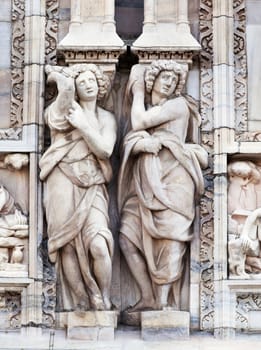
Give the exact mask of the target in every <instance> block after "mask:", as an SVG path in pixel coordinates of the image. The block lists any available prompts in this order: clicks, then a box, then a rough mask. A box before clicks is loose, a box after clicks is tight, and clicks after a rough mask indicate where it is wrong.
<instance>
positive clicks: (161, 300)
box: [156, 283, 171, 309]
mask: <svg viewBox="0 0 261 350" xmlns="http://www.w3.org/2000/svg"><path fill="white" fill-rule="evenodd" d="M170 289H171V283H169V284H163V285H157V286H156V294H157V296H156V304H157V307H158V309H164V308H165V307H167V306H168V296H169V292H170Z"/></svg>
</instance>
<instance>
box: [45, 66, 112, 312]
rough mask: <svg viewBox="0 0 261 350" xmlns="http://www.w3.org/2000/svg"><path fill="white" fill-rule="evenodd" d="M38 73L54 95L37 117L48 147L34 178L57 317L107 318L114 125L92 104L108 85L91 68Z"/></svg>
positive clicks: (54, 68)
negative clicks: (46, 131)
mask: <svg viewBox="0 0 261 350" xmlns="http://www.w3.org/2000/svg"><path fill="white" fill-rule="evenodd" d="M46 73H47V75H48V82H50V83H51V82H53V83H55V84H56V85H57V90H58V95H57V97H56V99H55V101H54V102H53V103H52V104H51V105H50V106H49V107H47V109H46V110H45V120H46V123H47V125H48V126H49V128H50V132H51V146H50V147H49V149H47V151H46V152H45V153H44V155H43V156H42V158H41V160H40V168H41V173H40V178H41V180H42V181H44V182H45V193H44V205H45V210H46V219H47V224H48V229H47V231H48V238H49V240H48V252H49V258H50V260H51V262H53V263H55V266H56V271H57V298H58V309H59V310H76V309H80V310H88V309H93V310H109V309H110V308H111V301H110V284H111V272H112V271H111V270H112V262H111V259H112V254H113V237H112V234H111V232H110V230H109V228H108V225H109V222H108V194H107V189H106V184H107V183H108V181H110V179H111V176H112V170H111V165H110V161H109V157H110V156H111V153H112V150H113V147H114V144H115V141H116V122H115V119H114V116H113V115H112V114H111V113H110V112H108V111H106V110H104V109H102V108H100V107H99V106H98V104H97V100H98V99H102V98H103V97H104V96H105V95H106V93H107V91H108V87H109V78H108V77H107V76H105V75H104V74H103V73H102V72H101V71H100V70H99V69H98V67H97V66H95V65H94V64H82V65H81V64H76V65H73V66H71V67H70V68H67V67H59V66H46ZM75 94H76V95H77V98H76V99H75Z"/></svg>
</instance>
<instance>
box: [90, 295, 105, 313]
mask: <svg viewBox="0 0 261 350" xmlns="http://www.w3.org/2000/svg"><path fill="white" fill-rule="evenodd" d="M90 299H91V300H90V301H91V306H92V309H93V310H97V311H102V310H104V309H105V305H104V302H103V300H102V298H101V296H99V295H94V296H92V297H91V298H90Z"/></svg>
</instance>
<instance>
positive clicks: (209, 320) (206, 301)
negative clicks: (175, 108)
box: [200, 134, 214, 330]
mask: <svg viewBox="0 0 261 350" xmlns="http://www.w3.org/2000/svg"><path fill="white" fill-rule="evenodd" d="M202 145H203V147H205V148H206V150H207V151H208V152H209V153H211V150H212V147H213V137H212V135H210V134H205V135H203V136H202ZM203 175H204V179H205V193H204V196H203V197H202V198H201V201H200V274H201V279H200V280H201V284H200V300H201V302H200V328H201V329H203V330H212V329H213V327H214V259H213V249H214V219H213V197H214V194H213V186H214V184H213V180H214V176H213V166H212V159H211V158H210V157H209V167H208V168H207V169H206V170H205V171H204V172H203Z"/></svg>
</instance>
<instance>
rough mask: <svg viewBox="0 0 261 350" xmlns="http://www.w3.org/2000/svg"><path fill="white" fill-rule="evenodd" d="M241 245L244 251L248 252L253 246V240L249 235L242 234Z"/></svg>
mask: <svg viewBox="0 0 261 350" xmlns="http://www.w3.org/2000/svg"><path fill="white" fill-rule="evenodd" d="M241 245H242V249H243V252H244V253H246V252H247V251H248V250H249V249H250V248H252V241H251V239H250V238H249V237H247V236H241Z"/></svg>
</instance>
